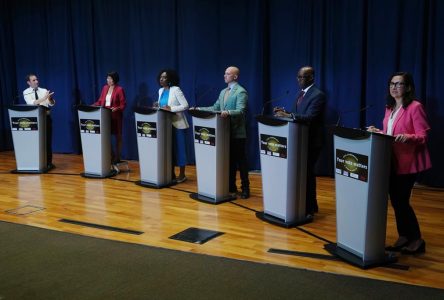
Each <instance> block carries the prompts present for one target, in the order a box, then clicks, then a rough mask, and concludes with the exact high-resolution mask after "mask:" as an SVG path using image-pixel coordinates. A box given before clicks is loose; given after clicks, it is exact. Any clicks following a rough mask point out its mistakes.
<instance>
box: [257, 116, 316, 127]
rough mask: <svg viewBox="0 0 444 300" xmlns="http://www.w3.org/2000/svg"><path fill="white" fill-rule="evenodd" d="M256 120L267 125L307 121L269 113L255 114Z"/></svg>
mask: <svg viewBox="0 0 444 300" xmlns="http://www.w3.org/2000/svg"><path fill="white" fill-rule="evenodd" d="M256 120H257V121H258V122H259V123H262V124H264V125H269V126H282V125H285V124H287V123H298V124H308V122H307V121H304V120H298V119H292V118H283V117H275V116H271V115H257V116H256Z"/></svg>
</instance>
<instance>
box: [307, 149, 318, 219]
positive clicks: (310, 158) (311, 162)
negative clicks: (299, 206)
mask: <svg viewBox="0 0 444 300" xmlns="http://www.w3.org/2000/svg"><path fill="white" fill-rule="evenodd" d="M319 154H321V148H320V147H318V148H309V149H308V153H307V190H306V193H307V195H306V203H305V211H306V213H307V214H311V215H313V214H314V213H315V212H316V211H318V201H317V199H316V174H315V172H314V171H315V165H316V162H317V161H318V158H319Z"/></svg>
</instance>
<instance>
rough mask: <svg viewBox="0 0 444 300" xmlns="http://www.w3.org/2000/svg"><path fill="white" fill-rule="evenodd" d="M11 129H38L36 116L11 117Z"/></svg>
mask: <svg viewBox="0 0 444 300" xmlns="http://www.w3.org/2000/svg"><path fill="white" fill-rule="evenodd" d="M11 129H12V130H38V124H37V117H29V118H28V117H26V118H21V117H18V118H11Z"/></svg>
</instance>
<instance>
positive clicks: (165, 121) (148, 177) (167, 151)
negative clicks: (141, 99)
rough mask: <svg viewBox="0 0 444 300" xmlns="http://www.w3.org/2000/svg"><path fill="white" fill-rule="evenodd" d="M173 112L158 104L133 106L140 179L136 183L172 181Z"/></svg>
mask: <svg viewBox="0 0 444 300" xmlns="http://www.w3.org/2000/svg"><path fill="white" fill-rule="evenodd" d="M173 114H174V113H172V112H170V111H166V110H163V109H158V108H141V107H140V108H136V109H135V110H134V115H135V120H136V134H137V149H138V151H139V165H140V181H138V182H136V184H138V185H141V186H145V187H152V188H162V187H166V186H170V185H172V184H174V183H173V181H172V175H173V174H172V170H173V165H172V152H171V151H172V140H171V138H172V137H171V135H172V125H171V118H172V115H173Z"/></svg>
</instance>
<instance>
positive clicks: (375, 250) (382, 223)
mask: <svg viewBox="0 0 444 300" xmlns="http://www.w3.org/2000/svg"><path fill="white" fill-rule="evenodd" d="M392 143H393V137H392V136H388V135H384V134H378V133H370V132H367V131H363V130H360V129H352V128H345V127H336V128H335V129H334V160H335V182H336V239H337V244H336V245H335V244H327V245H326V246H325V248H326V249H327V250H328V251H330V252H331V253H333V254H335V255H337V256H339V257H340V258H342V259H344V260H345V261H347V262H349V263H351V264H353V265H356V266H359V267H361V268H369V267H374V266H379V265H383V264H388V263H392V262H394V261H396V259H395V257H393V256H391V255H387V254H386V253H385V235H386V226H387V199H388V188H389V177H390V161H391V155H392Z"/></svg>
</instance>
